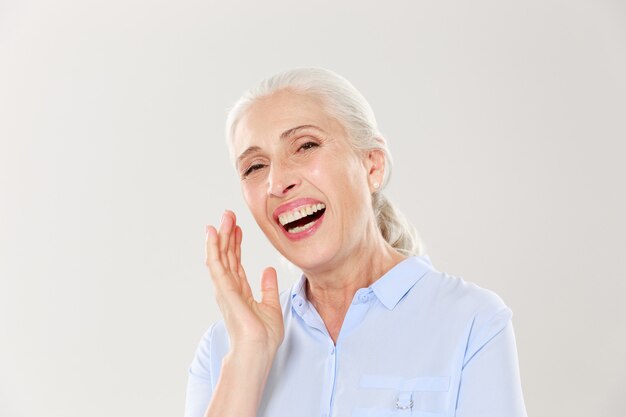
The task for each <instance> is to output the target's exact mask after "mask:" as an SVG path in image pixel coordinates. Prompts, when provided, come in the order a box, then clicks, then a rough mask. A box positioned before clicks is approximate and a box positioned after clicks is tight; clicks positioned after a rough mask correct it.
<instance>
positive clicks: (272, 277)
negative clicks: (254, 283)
mask: <svg viewBox="0 0 626 417" xmlns="http://www.w3.org/2000/svg"><path fill="white" fill-rule="evenodd" d="M261 303H262V304H268V305H279V304H280V301H279V299H278V278H277V277H276V270H275V269H274V268H272V267H268V268H265V269H264V270H263V275H262V276H261Z"/></svg>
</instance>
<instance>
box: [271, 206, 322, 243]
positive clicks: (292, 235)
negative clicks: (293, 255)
mask: <svg viewBox="0 0 626 417" xmlns="http://www.w3.org/2000/svg"><path fill="white" fill-rule="evenodd" d="M324 217H326V213H324V214H322V215H321V216H320V218H319V219H317V220H315V223H313V226H311V227H309V228H308V229H306V230H303V231H301V232H298V233H289V232H288V231H287V229H285V228H284V227H283V226H281V225H280V223H279V224H278V227H280V230H282V231H283V233H284V234H285V236H287V238H288V239H289V240H300V239H305V238H307V237H309V236H311V235H312V234H313V233H315V232H316V231H317V229H319V228H320V226H321V225H322V222H323V221H324Z"/></svg>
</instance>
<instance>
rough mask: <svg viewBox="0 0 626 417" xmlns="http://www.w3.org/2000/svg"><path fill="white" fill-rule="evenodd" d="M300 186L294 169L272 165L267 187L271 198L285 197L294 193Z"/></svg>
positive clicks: (281, 165) (279, 164)
mask: <svg viewBox="0 0 626 417" xmlns="http://www.w3.org/2000/svg"><path fill="white" fill-rule="evenodd" d="M298 185H300V180H299V178H298V176H297V174H296V172H295V171H294V170H293V169H290V168H289V167H288V166H286V165H285V164H281V163H276V162H275V163H273V164H271V165H270V170H269V176H268V185H267V194H268V195H269V196H272V195H273V196H276V197H285V196H286V195H288V194H290V193H291V192H293V191H294V190H295V189H296V188H297V187H298Z"/></svg>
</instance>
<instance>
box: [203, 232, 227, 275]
mask: <svg viewBox="0 0 626 417" xmlns="http://www.w3.org/2000/svg"><path fill="white" fill-rule="evenodd" d="M205 249H206V260H205V262H206V266H207V267H208V268H209V271H210V272H211V277H213V278H215V277H216V276H218V275H222V274H223V270H224V268H223V265H222V261H221V259H220V253H219V235H218V234H217V230H215V227H213V226H207V227H206V242H205Z"/></svg>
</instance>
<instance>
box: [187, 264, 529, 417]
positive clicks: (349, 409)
mask: <svg viewBox="0 0 626 417" xmlns="http://www.w3.org/2000/svg"><path fill="white" fill-rule="evenodd" d="M305 280H306V278H305V277H304V276H302V277H301V279H300V280H299V281H298V282H296V283H295V284H294V286H293V287H292V289H291V291H285V292H283V293H281V304H282V306H283V316H284V321H285V339H284V341H283V343H282V345H281V346H280V348H279V350H278V352H277V354H276V358H275V360H274V364H273V366H272V369H271V371H270V375H269V377H268V381H267V384H266V386H265V391H264V394H263V399H262V400H261V405H260V408H259V412H258V414H257V415H258V416H259V417H294V416H297V417H350V416H351V417H387V416H389V417H392V416H393V417H409V416H411V417H452V416H455V417H522V416H526V410H525V407H524V399H523V396H522V389H521V384H520V377H519V369H518V361H517V351H516V347H515V336H514V334H513V326H512V324H511V316H512V313H511V310H510V309H509V308H508V307H507V306H506V305H505V304H504V303H503V302H502V300H501V299H500V298H499V297H498V296H497V295H496V294H494V293H493V292H491V291H488V290H485V289H482V288H480V287H478V286H476V285H475V284H472V283H469V282H466V281H464V280H463V279H461V278H457V277H452V276H449V275H447V274H445V273H442V272H439V271H437V270H435V269H434V268H433V266H432V265H431V263H430V260H429V258H428V257H427V256H414V257H409V258H407V259H405V260H403V261H402V262H400V263H399V264H397V265H396V266H395V267H393V268H392V269H391V270H390V271H388V272H387V273H386V274H385V275H383V276H382V277H381V278H380V279H378V280H377V281H376V282H374V283H373V284H372V285H371V286H370V287H369V288H361V289H359V290H358V291H357V292H356V294H355V295H354V299H353V301H352V305H351V306H350V308H349V309H348V312H347V314H346V317H345V320H344V323H343V326H342V328H341V332H340V334H339V337H338V340H337V344H336V345H334V344H333V341H332V339H331V338H330V336H329V334H328V332H327V330H326V327H325V326H324V323H323V321H322V319H321V318H320V316H319V314H318V313H317V311H316V310H315V308H314V307H313V305H312V304H311V303H309V302H308V301H307V299H306V294H305V282H306V281H305ZM228 345H229V342H228V335H227V333H226V329H225V327H224V324H223V322H218V323H216V324H214V325H213V326H212V327H211V328H210V329H209V330H208V331H207V332H206V333H205V335H204V337H203V338H202V340H201V342H200V345H199V346H198V349H197V351H196V354H195V357H194V359H193V362H192V363H191V366H190V368H189V380H188V386H187V401H186V411H185V416H186V417H202V416H203V415H204V413H205V410H206V408H207V405H208V404H209V401H210V399H211V393H212V391H213V389H214V387H215V385H216V383H217V379H218V375H219V372H220V367H221V362H222V358H223V357H224V355H225V354H226V353H227V352H228V348H229V346H228ZM240 395H245V393H242V394H240Z"/></svg>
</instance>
